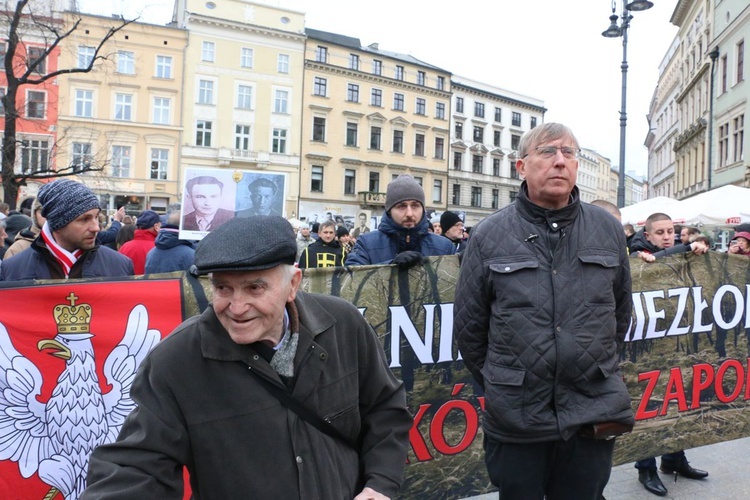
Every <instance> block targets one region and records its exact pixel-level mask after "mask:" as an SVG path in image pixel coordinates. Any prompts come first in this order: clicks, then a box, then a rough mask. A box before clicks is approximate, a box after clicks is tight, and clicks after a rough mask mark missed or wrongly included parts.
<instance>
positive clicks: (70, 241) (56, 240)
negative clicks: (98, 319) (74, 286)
mask: <svg viewBox="0 0 750 500" xmlns="http://www.w3.org/2000/svg"><path fill="white" fill-rule="evenodd" d="M37 199H38V201H39V204H40V205H41V216H42V217H44V218H45V219H46V221H45V222H44V224H43V225H42V228H41V231H40V234H39V236H38V237H37V238H36V239H35V240H34V241H33V242H32V243H31V246H30V249H27V250H25V251H23V252H21V253H19V254H17V255H15V256H13V257H11V258H9V259H8V260H6V261H4V262H3V266H2V268H0V281H19V280H35V279H68V278H91V277H100V276H106V277H113V276H128V275H130V274H132V273H133V263H132V262H131V260H130V259H128V258H127V257H124V256H121V255H119V254H117V252H114V251H113V250H111V249H109V248H106V247H100V246H99V245H98V244H97V242H96V235H97V233H98V232H99V221H98V219H97V217H98V215H99V211H100V208H99V200H98V199H97V197H96V195H94V193H92V192H91V190H90V189H89V188H88V187H86V186H85V185H84V184H82V183H80V182H76V181H73V180H70V179H60V180H56V181H53V182H50V183H49V184H45V185H44V186H42V188H41V189H40V190H39V195H38V197H37Z"/></svg>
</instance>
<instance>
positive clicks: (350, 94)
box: [346, 83, 359, 102]
mask: <svg viewBox="0 0 750 500" xmlns="http://www.w3.org/2000/svg"><path fill="white" fill-rule="evenodd" d="M346 100H347V101H349V102H359V85H357V84H356V83H350V84H348V85H347V86H346Z"/></svg>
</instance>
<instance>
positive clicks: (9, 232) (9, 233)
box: [0, 214, 34, 259]
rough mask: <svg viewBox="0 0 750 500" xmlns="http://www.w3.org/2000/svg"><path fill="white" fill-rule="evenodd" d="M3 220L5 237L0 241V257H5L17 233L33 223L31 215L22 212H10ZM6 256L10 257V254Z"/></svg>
mask: <svg viewBox="0 0 750 500" xmlns="http://www.w3.org/2000/svg"><path fill="white" fill-rule="evenodd" d="M3 222H4V223H5V238H4V239H3V240H2V241H0V243H2V245H1V247H0V259H4V258H6V257H5V254H6V253H7V251H8V249H10V247H11V246H12V245H13V243H14V242H15V240H16V236H18V233H20V232H21V231H25V230H27V229H28V228H30V227H31V226H32V224H33V223H34V221H32V220H31V217H28V216H26V215H23V214H11V215H9V216H8V217H6V218H5V219H4V220H3ZM8 257H10V255H9V256H8Z"/></svg>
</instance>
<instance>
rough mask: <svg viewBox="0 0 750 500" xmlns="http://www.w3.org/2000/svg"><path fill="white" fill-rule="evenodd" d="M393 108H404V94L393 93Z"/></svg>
mask: <svg viewBox="0 0 750 500" xmlns="http://www.w3.org/2000/svg"><path fill="white" fill-rule="evenodd" d="M393 109H394V111H403V110H404V94H393Z"/></svg>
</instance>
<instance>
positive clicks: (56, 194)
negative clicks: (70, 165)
mask: <svg viewBox="0 0 750 500" xmlns="http://www.w3.org/2000/svg"><path fill="white" fill-rule="evenodd" d="M37 198H38V199H39V203H41V204H42V217H44V218H45V219H47V224H49V228H50V229H51V230H52V231H57V230H58V229H61V228H63V227H65V226H67V225H68V224H70V223H71V222H72V221H73V220H75V219H76V218H78V217H79V216H80V215H81V214H84V213H86V212H88V211H89V210H92V209H94V208H96V209H100V208H101V207H100V206H99V200H98V199H97V198H96V195H95V194H94V193H92V192H91V190H90V189H89V188H88V187H86V186H85V185H83V184H81V183H80V182H76V181H73V180H70V179H59V180H56V181H54V182H50V183H49V184H45V185H44V186H42V188H41V189H40V190H39V195H38V196H37Z"/></svg>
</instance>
